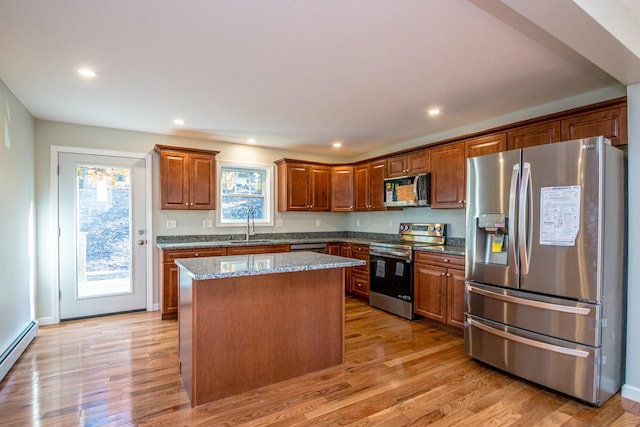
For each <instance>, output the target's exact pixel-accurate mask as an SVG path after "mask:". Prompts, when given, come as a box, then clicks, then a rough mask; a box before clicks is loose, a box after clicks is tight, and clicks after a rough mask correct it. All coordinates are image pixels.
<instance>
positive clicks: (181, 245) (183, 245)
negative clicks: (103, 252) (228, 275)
mask: <svg viewBox="0 0 640 427" xmlns="http://www.w3.org/2000/svg"><path fill="white" fill-rule="evenodd" d="M377 241H379V240H372V239H364V238H356V237H315V238H310V239H261V238H258V239H255V240H248V241H245V240H242V241H241V240H234V241H228V240H214V241H202V242H177V243H157V244H156V247H157V248H158V249H162V250H172V249H204V248H230V247H236V246H269V245H295V244H301V243H332V242H346V243H359V244H364V245H368V244H370V243H372V242H377Z"/></svg>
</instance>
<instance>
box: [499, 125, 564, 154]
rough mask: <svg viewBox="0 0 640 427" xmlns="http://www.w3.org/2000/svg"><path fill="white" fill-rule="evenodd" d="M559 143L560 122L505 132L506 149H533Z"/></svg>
mask: <svg viewBox="0 0 640 427" xmlns="http://www.w3.org/2000/svg"><path fill="white" fill-rule="evenodd" d="M559 141H560V120H554V121H551V122H546V123H540V124H535V125H531V126H524V127H521V128H517V129H514V130H511V131H509V132H507V149H508V150H513V149H516V148H526V147H534V146H536V145H544V144H551V143H553V142H559Z"/></svg>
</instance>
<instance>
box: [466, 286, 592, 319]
mask: <svg viewBox="0 0 640 427" xmlns="http://www.w3.org/2000/svg"><path fill="white" fill-rule="evenodd" d="M467 289H468V290H469V292H473V293H476V294H480V295H483V296H486V297H489V298H493V299H497V300H500V301H505V302H512V303H514V304H520V305H528V306H529V307H535V308H542V309H545V310H552V311H561V312H564V313H571V314H580V315H582V316H587V315H588V314H589V313H590V312H591V309H589V308H584V307H571V306H568V305H560V304H552V303H549V302H541V301H533V300H529V299H525V298H518V297H514V296H511V295H504V294H499V293H496V292H491V291H485V290H484V289H480V288H476V287H475V286H473V285H469V284H467Z"/></svg>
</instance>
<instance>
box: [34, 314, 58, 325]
mask: <svg viewBox="0 0 640 427" xmlns="http://www.w3.org/2000/svg"><path fill="white" fill-rule="evenodd" d="M38 323H39V324H40V325H41V326H46V325H55V324H56V323H60V322H59V321H57V320H56V319H54V318H53V317H52V316H49V317H40V318H38Z"/></svg>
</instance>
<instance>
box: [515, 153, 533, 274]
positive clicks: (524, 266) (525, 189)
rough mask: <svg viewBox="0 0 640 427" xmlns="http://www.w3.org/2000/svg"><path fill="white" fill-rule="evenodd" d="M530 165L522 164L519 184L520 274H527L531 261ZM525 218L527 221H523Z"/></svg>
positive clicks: (531, 199)
mask: <svg viewBox="0 0 640 427" xmlns="http://www.w3.org/2000/svg"><path fill="white" fill-rule="evenodd" d="M527 196H528V200H527ZM532 201H533V195H532V194H531V165H530V164H529V163H527V162H524V164H523V166H522V181H521V182H520V203H519V204H518V210H519V212H518V216H519V217H518V244H519V246H520V262H521V270H522V274H523V275H525V274H529V263H530V261H531V235H530V233H531V225H532V222H531V220H532V219H531V217H532V215H531V212H530V210H531V203H532ZM525 218H526V219H527V221H525Z"/></svg>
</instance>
